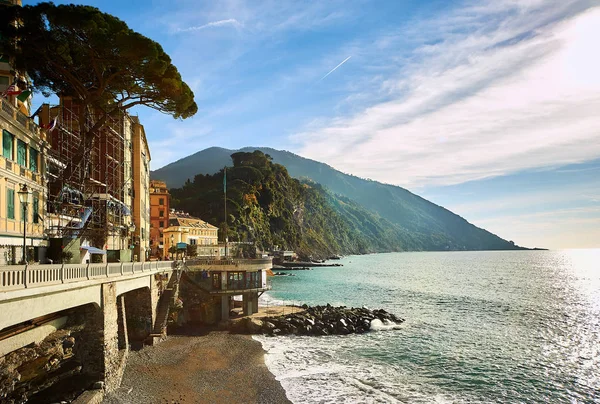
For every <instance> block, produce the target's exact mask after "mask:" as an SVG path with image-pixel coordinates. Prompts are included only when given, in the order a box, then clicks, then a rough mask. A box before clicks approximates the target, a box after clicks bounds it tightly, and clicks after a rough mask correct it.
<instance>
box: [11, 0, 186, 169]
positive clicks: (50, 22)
mask: <svg viewBox="0 0 600 404" xmlns="http://www.w3.org/2000/svg"><path fill="white" fill-rule="evenodd" d="M17 22H18V23H17ZM0 54H3V55H5V56H9V57H10V59H11V64H12V66H13V68H15V69H16V70H18V71H25V72H27V74H28V75H29V77H30V78H31V80H32V81H33V86H34V88H35V90H36V91H39V92H42V93H43V94H44V95H46V96H48V95H50V94H57V95H61V96H72V97H74V98H75V99H76V100H77V102H78V103H79V105H80V108H79V122H85V123H87V125H86V126H85V127H82V128H81V131H82V132H81V133H82V137H83V139H84V142H83V143H82V145H81V150H80V153H79V158H80V159H83V157H84V150H86V147H89V146H90V145H91V144H92V143H93V141H94V138H95V137H96V135H97V134H98V133H99V132H100V130H101V129H102V128H103V127H104V126H105V124H106V122H107V120H108V119H109V118H110V117H114V116H118V115H119V113H121V112H123V111H126V110H127V109H129V108H131V107H134V106H136V105H145V106H148V107H150V108H153V109H156V110H158V111H161V112H164V113H167V114H170V115H172V116H173V117H175V118H187V117H190V116H192V115H194V114H195V113H196V111H197V106H196V103H195V102H194V94H193V93H192V91H191V90H190V88H189V87H188V85H187V84H186V83H184V82H183V80H182V79H181V76H180V74H179V72H178V71H177V68H176V67H175V66H174V65H173V64H172V63H171V59H170V58H169V56H168V55H167V54H166V53H165V52H164V51H163V49H162V47H161V46H160V45H159V44H158V43H156V42H154V41H153V40H151V39H149V38H146V37H145V36H143V35H141V34H139V33H137V32H135V31H133V30H131V29H130V28H129V27H128V26H127V24H125V23H124V22H123V21H121V20H119V19H118V18H116V17H114V16H112V15H110V14H106V13H103V12H101V11H100V10H98V9H97V8H95V7H90V6H79V5H72V4H71V5H54V4H52V3H39V4H37V5H34V6H24V7H20V6H5V7H3V8H2V12H1V13H0ZM77 164H78V162H75V163H74V164H73V165H77Z"/></svg>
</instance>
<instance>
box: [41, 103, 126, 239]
mask: <svg viewBox="0 0 600 404" xmlns="http://www.w3.org/2000/svg"><path fill="white" fill-rule="evenodd" d="M54 122H56V124H55V125H54V128H53V129H52V130H50V129H49V130H48V132H49V134H48V142H49V143H50V145H51V149H50V150H49V153H48V158H47V164H48V169H47V173H48V181H49V182H48V199H47V200H48V206H47V209H48V218H49V220H50V223H48V224H47V226H46V228H47V232H48V235H49V237H53V238H54V237H55V238H62V239H75V238H79V239H81V240H86V241H87V242H88V243H89V244H90V245H92V246H96V247H99V248H102V249H107V250H123V249H129V245H130V242H129V240H130V239H131V237H132V234H131V233H132V232H133V229H132V227H133V226H132V223H133V220H132V218H131V210H130V207H131V197H132V185H133V183H132V182H133V167H132V143H131V142H132V138H131V130H130V121H129V117H128V116H127V115H126V114H124V113H122V112H121V113H119V114H118V115H116V116H113V117H110V118H108V119H107V121H106V123H105V125H104V126H103V127H102V129H100V131H99V133H98V134H97V135H96V136H95V137H94V139H93V142H91V145H86V143H85V142H84V139H83V136H82V135H81V133H80V132H81V131H80V128H81V126H80V123H79V105H78V104H77V103H75V102H73V101H72V100H70V99H68V98H66V97H65V98H63V99H62V100H61V104H60V105H58V106H53V107H50V106H48V105H45V106H44V107H43V109H42V114H41V115H40V123H41V124H42V125H45V126H53V123H54ZM84 125H87V128H86V129H89V127H91V125H92V122H85V123H84ZM82 154H83V155H82Z"/></svg>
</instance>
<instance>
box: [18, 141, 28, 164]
mask: <svg viewBox="0 0 600 404" xmlns="http://www.w3.org/2000/svg"><path fill="white" fill-rule="evenodd" d="M17 164H19V165H21V166H23V167H27V145H26V144H25V142H24V141H22V140H20V139H18V140H17Z"/></svg>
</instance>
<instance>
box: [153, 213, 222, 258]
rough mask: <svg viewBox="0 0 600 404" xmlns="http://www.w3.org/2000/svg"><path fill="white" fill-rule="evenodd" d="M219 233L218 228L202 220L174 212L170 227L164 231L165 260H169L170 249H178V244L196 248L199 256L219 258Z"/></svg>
mask: <svg viewBox="0 0 600 404" xmlns="http://www.w3.org/2000/svg"><path fill="white" fill-rule="evenodd" d="M218 231H219V229H218V228H217V227H216V226H213V225H212V224H210V223H207V222H205V221H204V220H202V219H199V218H197V217H193V216H190V215H189V214H187V213H183V212H176V211H174V210H172V211H171V213H170V215H169V227H167V228H166V229H164V230H163V240H164V249H163V254H164V255H163V258H164V259H166V258H168V257H169V250H170V248H171V247H172V246H176V247H177V244H178V243H185V245H186V246H187V245H190V246H196V247H195V249H196V254H197V255H198V256H205V257H218V256H220V251H219V250H220V248H219V242H218ZM179 245H180V246H183V245H182V244H179Z"/></svg>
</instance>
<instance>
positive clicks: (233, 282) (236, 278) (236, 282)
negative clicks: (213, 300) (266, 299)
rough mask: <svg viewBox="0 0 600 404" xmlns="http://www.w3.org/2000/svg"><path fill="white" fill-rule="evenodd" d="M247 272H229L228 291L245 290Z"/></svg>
mask: <svg viewBox="0 0 600 404" xmlns="http://www.w3.org/2000/svg"><path fill="white" fill-rule="evenodd" d="M244 275H245V272H228V273H227V288H228V289H244V284H245V283H246V282H245V280H244V278H245V277H244Z"/></svg>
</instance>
